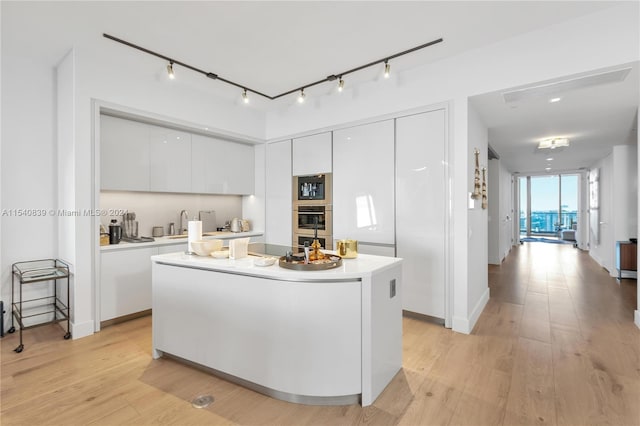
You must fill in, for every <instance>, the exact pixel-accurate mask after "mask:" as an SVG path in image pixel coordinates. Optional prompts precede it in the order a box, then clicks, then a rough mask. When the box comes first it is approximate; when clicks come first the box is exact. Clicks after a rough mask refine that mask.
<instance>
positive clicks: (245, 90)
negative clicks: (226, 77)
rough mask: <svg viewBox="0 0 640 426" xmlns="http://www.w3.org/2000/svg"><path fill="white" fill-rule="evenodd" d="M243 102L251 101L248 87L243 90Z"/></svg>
mask: <svg viewBox="0 0 640 426" xmlns="http://www.w3.org/2000/svg"><path fill="white" fill-rule="evenodd" d="M242 102H244V103H245V104H248V103H249V95H247V89H244V92H242Z"/></svg>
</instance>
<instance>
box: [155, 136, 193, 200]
mask: <svg viewBox="0 0 640 426" xmlns="http://www.w3.org/2000/svg"><path fill="white" fill-rule="evenodd" d="M149 163H150V189H151V191H157V192H191V135H190V134H189V133H186V132H181V131H178V130H172V129H167V128H164V127H157V126H150V138H149Z"/></svg>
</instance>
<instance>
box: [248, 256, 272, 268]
mask: <svg viewBox="0 0 640 426" xmlns="http://www.w3.org/2000/svg"><path fill="white" fill-rule="evenodd" d="M274 263H276V258H275V257H259V258H257V259H254V261H253V264H254V265H256V266H271V265H273V264H274Z"/></svg>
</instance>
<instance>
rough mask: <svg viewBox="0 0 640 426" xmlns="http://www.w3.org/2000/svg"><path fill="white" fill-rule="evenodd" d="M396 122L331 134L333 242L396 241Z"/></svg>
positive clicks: (372, 124)
mask: <svg viewBox="0 0 640 426" xmlns="http://www.w3.org/2000/svg"><path fill="white" fill-rule="evenodd" d="M393 206H394V123H393V120H386V121H380V122H377V123H371V124H366V125H363V126H356V127H351V128H348V129H343V130H337V131H335V132H333V230H334V232H333V233H334V240H336V239H343V238H352V239H356V240H359V241H362V242H364V243H367V242H369V243H377V244H387V245H389V246H392V245H393V244H395V236H394V234H395V217H394V216H395V215H394V211H393V210H394V209H393Z"/></svg>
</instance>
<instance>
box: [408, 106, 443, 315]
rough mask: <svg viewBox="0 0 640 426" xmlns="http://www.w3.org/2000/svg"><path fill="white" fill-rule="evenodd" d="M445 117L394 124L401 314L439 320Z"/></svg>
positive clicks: (430, 114)
mask: <svg viewBox="0 0 640 426" xmlns="http://www.w3.org/2000/svg"><path fill="white" fill-rule="evenodd" d="M445 120H446V115H445V111H444V110H437V111H432V112H427V113H423V114H417V115H412V116H407V117H402V118H398V119H397V120H396V162H397V163H396V167H397V175H396V179H397V181H396V190H397V194H396V215H397V223H396V239H397V241H396V244H397V256H398V257H401V258H403V259H404V262H403V270H402V274H403V284H402V285H403V290H402V293H403V306H402V307H403V309H406V310H408V311H412V312H418V313H421V314H424V315H430V316H433V317H437V318H444V316H445V309H444V306H445V267H446V263H445V262H446V257H445V253H446V245H445V240H446V235H445V232H446V220H445V218H446V216H445V215H446V208H447V204H446V199H447V198H446V197H447V194H446V188H447V178H446V169H445V167H446V166H445V164H446V162H445V160H446V157H445V147H446V139H445V137H446V134H445V129H446V127H445V124H446V121H445Z"/></svg>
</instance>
